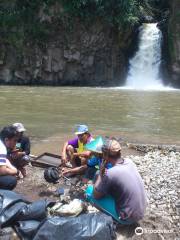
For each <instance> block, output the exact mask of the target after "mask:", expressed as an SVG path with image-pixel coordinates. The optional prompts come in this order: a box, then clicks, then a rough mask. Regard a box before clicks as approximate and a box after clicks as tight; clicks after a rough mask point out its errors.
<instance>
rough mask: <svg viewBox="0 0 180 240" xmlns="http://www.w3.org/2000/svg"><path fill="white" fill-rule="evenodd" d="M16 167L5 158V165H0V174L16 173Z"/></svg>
mask: <svg viewBox="0 0 180 240" xmlns="http://www.w3.org/2000/svg"><path fill="white" fill-rule="evenodd" d="M17 172H18V171H17V169H16V168H15V167H14V166H13V165H12V164H11V163H10V162H9V160H8V159H7V160H6V165H2V166H0V175H16V174H17Z"/></svg>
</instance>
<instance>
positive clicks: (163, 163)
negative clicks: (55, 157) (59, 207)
mask: <svg viewBox="0 0 180 240" xmlns="http://www.w3.org/2000/svg"><path fill="white" fill-rule="evenodd" d="M149 147H150V146H149ZM123 154H124V156H125V157H128V158H130V159H132V160H133V161H134V162H135V164H136V165H137V168H138V170H139V172H140V174H141V176H142V178H143V181H144V184H145V188H146V192H147V196H148V207H147V210H146V214H145V217H144V219H143V220H142V221H140V222H139V225H138V227H139V228H140V230H139V231H140V235H137V234H135V229H136V227H137V226H132V227H118V228H117V239H118V240H125V239H144V240H149V239H150V240H152V239H153V240H156V239H157V240H159V239H161V240H162V239H167V240H169V239H178V238H179V232H178V229H179V227H180V223H179V219H180V215H179V214H178V209H177V207H176V204H177V201H178V199H180V185H179V184H180V172H179V169H180V152H178V151H176V150H175V149H174V150H172V149H171V148H169V149H168V148H166V149H159V150H157V149H154V147H151V150H149V151H147V153H146V154H143V153H142V152H140V151H135V150H133V151H132V150H131V149H128V148H126V147H123ZM72 181H74V180H73V179H72ZM60 186H62V182H61V183H59V184H58V185H48V184H47V183H46V182H45V181H44V178H43V170H42V169H39V168H34V167H29V174H28V177H27V178H25V179H24V180H21V183H19V184H18V186H17V191H18V192H21V193H23V194H25V195H26V196H27V197H28V198H30V199H32V200H35V199H38V198H40V197H46V198H47V197H48V198H54V192H55V190H56V188H58V187H60ZM66 188H71V186H69V185H67V186H66ZM72 196H73V195H72ZM55 198H56V197H55ZM56 199H57V198H56ZM136 231H137V229H136ZM141 233H142V234H141Z"/></svg>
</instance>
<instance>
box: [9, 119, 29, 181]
mask: <svg viewBox="0 0 180 240" xmlns="http://www.w3.org/2000/svg"><path fill="white" fill-rule="evenodd" d="M13 127H15V128H16V131H17V143H16V146H15V148H14V149H13V150H10V151H9V159H10V161H11V163H12V164H13V165H14V166H15V167H17V169H18V170H19V171H20V176H19V177H20V178H23V177H25V176H26V174H27V173H26V168H25V166H26V165H27V164H28V162H29V160H30V157H29V154H30V140H29V137H27V136H25V135H24V132H25V131H26V129H25V127H24V125H23V124H22V123H14V124H13Z"/></svg>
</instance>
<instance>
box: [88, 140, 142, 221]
mask: <svg viewBox="0 0 180 240" xmlns="http://www.w3.org/2000/svg"><path fill="white" fill-rule="evenodd" d="M102 153H103V160H104V161H103V164H102V165H101V169H100V174H99V176H98V178H97V180H96V182H95V184H94V186H89V187H88V188H87V189H86V196H87V199H88V200H89V201H90V202H92V203H94V204H95V205H96V206H97V207H98V208H100V209H102V210H103V211H105V212H106V213H108V214H110V215H111V216H112V217H113V218H114V219H116V220H117V221H118V222H119V223H121V224H132V223H134V222H137V221H139V220H140V219H142V218H143V216H144V212H145V208H146V203H147V202H146V195H145V190H144V185H143V181H142V178H141V176H140V174H139V173H138V171H137V168H136V166H135V164H134V163H133V162H132V161H131V160H130V159H123V158H122V157H121V146H120V144H119V143H118V142H117V141H116V140H110V139H109V140H106V142H105V143H104V145H103V146H102ZM107 163H111V164H112V168H110V169H106V170H105V168H104V165H105V164H107Z"/></svg>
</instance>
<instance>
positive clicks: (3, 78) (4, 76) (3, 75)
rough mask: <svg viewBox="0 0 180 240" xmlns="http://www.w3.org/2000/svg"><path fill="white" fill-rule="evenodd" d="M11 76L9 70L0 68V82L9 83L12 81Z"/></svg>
mask: <svg viewBox="0 0 180 240" xmlns="http://www.w3.org/2000/svg"><path fill="white" fill-rule="evenodd" d="M12 77H13V74H12V71H11V70H10V69H9V68H2V69H1V70H0V82H2V83H10V82H11V80H12Z"/></svg>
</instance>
